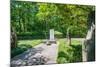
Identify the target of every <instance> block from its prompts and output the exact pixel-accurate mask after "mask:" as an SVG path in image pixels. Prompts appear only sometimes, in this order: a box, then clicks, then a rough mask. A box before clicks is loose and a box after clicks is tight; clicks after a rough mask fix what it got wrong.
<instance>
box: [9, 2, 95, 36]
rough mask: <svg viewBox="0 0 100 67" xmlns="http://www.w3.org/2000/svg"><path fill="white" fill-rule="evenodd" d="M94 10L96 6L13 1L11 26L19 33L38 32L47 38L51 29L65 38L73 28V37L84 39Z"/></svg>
mask: <svg viewBox="0 0 100 67" xmlns="http://www.w3.org/2000/svg"><path fill="white" fill-rule="evenodd" d="M93 9H94V6H86V5H71V4H55V3H35V2H26V1H25V2H24V1H11V26H12V27H14V28H15V31H17V32H18V33H25V32H34V31H37V32H38V33H40V34H44V36H45V38H47V35H48V32H49V29H50V28H54V29H55V30H56V31H59V32H61V33H63V35H64V36H65V35H66V32H67V29H68V28H69V27H71V26H72V27H73V28H72V29H71V30H70V32H71V34H72V36H73V37H84V36H85V35H86V31H87V23H88V22H87V20H88V14H89V13H90V12H91V11H92V10H93ZM74 26H76V27H74Z"/></svg>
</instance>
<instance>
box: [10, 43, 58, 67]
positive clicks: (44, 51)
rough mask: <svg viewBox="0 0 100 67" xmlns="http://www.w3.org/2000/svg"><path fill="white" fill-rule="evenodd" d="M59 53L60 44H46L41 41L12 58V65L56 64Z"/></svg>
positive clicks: (13, 66)
mask: <svg viewBox="0 0 100 67" xmlns="http://www.w3.org/2000/svg"><path fill="white" fill-rule="evenodd" d="M57 55H58V44H51V45H46V44H44V43H41V44H39V45H37V46H35V47H34V48H31V49H29V50H27V51H25V52H24V53H22V54H20V55H18V56H16V57H14V58H13V59H11V66H12V67H15V66H29V65H30V66H31V65H41V64H55V63H56V60H57Z"/></svg>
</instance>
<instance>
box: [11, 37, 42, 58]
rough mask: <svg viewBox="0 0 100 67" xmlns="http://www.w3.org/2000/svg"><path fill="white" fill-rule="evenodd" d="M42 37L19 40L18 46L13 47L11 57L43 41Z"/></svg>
mask: <svg viewBox="0 0 100 67" xmlns="http://www.w3.org/2000/svg"><path fill="white" fill-rule="evenodd" d="M41 41H42V40H41V39H35V40H19V41H18V45H17V47H16V48H13V49H11V58H13V57H15V56H17V55H19V54H21V53H23V52H24V51H26V50H27V49H29V48H32V47H34V46H36V45H38V44H39V43H41Z"/></svg>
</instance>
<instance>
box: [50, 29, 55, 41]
mask: <svg viewBox="0 0 100 67" xmlns="http://www.w3.org/2000/svg"><path fill="white" fill-rule="evenodd" d="M50 41H54V29H50Z"/></svg>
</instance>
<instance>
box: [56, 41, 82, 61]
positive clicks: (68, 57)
mask: <svg viewBox="0 0 100 67" xmlns="http://www.w3.org/2000/svg"><path fill="white" fill-rule="evenodd" d="M59 43H60V44H59V50H58V59H57V62H58V63H73V62H81V61H82V54H81V52H82V46H81V43H80V41H78V40H72V45H71V46H68V45H67V44H66V41H65V39H59Z"/></svg>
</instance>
